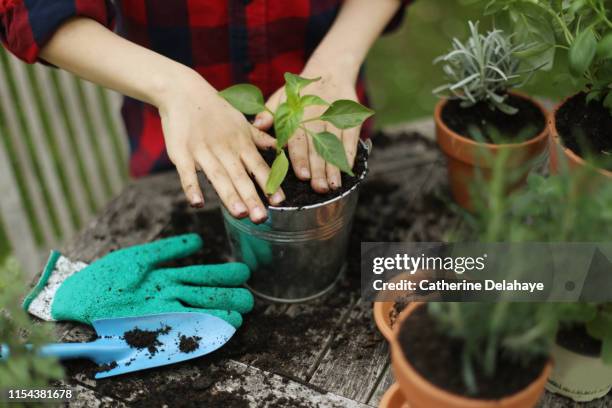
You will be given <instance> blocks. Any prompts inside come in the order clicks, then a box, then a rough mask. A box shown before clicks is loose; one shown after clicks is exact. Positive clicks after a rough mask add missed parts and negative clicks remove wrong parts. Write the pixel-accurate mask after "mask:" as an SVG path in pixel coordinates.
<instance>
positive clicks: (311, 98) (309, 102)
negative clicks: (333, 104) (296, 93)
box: [300, 95, 329, 107]
mask: <svg viewBox="0 0 612 408" xmlns="http://www.w3.org/2000/svg"><path fill="white" fill-rule="evenodd" d="M300 105H302V106H303V107H306V106H313V105H325V106H327V105H329V103H328V102H327V101H325V100H324V99H323V98H321V97H319V96H317V95H304V96H302V98H301V99H300Z"/></svg>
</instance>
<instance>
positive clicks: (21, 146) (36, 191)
mask: <svg viewBox="0 0 612 408" xmlns="http://www.w3.org/2000/svg"><path fill="white" fill-rule="evenodd" d="M3 68H4V69H3V70H0V72H1V73H2V76H1V77H0V78H1V79H2V81H1V82H2V83H3V85H2V86H0V100H3V101H14V98H13V97H12V96H11V94H10V92H9V89H8V86H6V83H8V81H9V80H12V78H9V77H8V76H7V75H8V74H10V71H8V69H7V68H8V67H7V66H4V67H3ZM17 108H18V106H16V105H15V104H14V103H4V104H3V109H4V112H5V117H6V121H7V123H6V124H7V128H8V135H6V136H7V137H8V138H10V140H11V142H12V143H13V145H14V147H15V150H16V154H17V161H18V163H19V167H20V168H19V169H16V170H15V171H19V172H20V173H21V174H22V175H23V178H24V181H25V184H26V185H25V186H23V187H24V188H25V190H26V191H27V193H28V197H25V198H24V199H26V200H31V202H32V203H35V205H33V211H34V214H35V216H36V221H35V222H36V223H37V225H38V226H39V227H40V229H41V231H42V233H43V237H44V240H45V243H46V244H51V245H52V244H53V243H54V242H55V236H54V234H53V229H52V226H51V223H50V220H49V216H48V213H47V212H46V211H45V207H44V204H41V203H45V201H46V200H45V199H44V195H43V191H42V185H41V183H40V181H39V180H38V178H37V177H36V175H35V173H34V170H33V168H32V166H31V161H32V158H31V157H30V155H29V154H28V149H27V147H26V144H25V141H24V139H23V136H24V135H23V134H22V131H24V130H23V129H21V126H20V125H19V120H18V116H17V115H18V113H17V111H16V109H17Z"/></svg>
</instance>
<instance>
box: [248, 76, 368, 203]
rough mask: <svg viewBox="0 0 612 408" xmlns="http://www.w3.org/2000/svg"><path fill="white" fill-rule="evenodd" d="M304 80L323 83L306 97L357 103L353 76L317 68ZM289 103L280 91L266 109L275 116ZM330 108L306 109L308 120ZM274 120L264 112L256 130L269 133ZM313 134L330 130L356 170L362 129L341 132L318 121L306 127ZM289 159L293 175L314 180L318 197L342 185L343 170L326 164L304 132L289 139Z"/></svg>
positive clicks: (307, 91) (308, 89)
mask: <svg viewBox="0 0 612 408" xmlns="http://www.w3.org/2000/svg"><path fill="white" fill-rule="evenodd" d="M300 76H302V77H304V78H318V77H321V80H319V81H317V82H314V83H312V84H310V85H308V86H307V87H306V88H304V90H303V91H302V94H303V95H316V96H319V97H321V98H323V99H324V100H326V101H327V102H329V103H332V102H333V101H336V100H338V99H351V100H354V101H357V94H356V92H355V82H354V81H353V80H351V79H350V76H346V75H345V76H344V77H343V76H342V75H341V74H335V73H330V72H329V71H323V70H319V69H316V68H310V69H306V70H304V72H302V73H301V74H300ZM285 99H286V96H285V88H284V87H283V88H280V89H279V90H278V91H276V92H275V93H274V94H273V95H272V96H271V97H270V99H268V102H267V103H266V106H267V107H268V108H269V109H270V110H271V111H273V112H275V111H276V108H277V107H278V105H280V104H281V103H282V102H284V101H285ZM326 109H327V106H311V107H308V108H306V109H305V112H304V119H309V118H313V117H318V116H320V115H321V114H322V113H323V112H324V111H325V110H326ZM273 120H274V118H273V117H272V115H271V114H270V113H268V112H262V113H260V114H259V115H257V117H256V118H255V122H254V126H255V127H257V128H258V129H260V130H262V131H267V130H268V129H270V128H271V127H272V125H273ZM306 126H307V127H308V129H309V130H311V131H313V132H322V131H325V130H327V131H328V132H331V133H333V134H335V135H336V136H338V138H339V139H341V140H342V143H343V144H344V150H345V151H346V156H347V159H348V162H349V165H350V166H351V167H352V166H353V163H354V161H355V155H356V152H357V143H358V141H359V134H360V132H361V127H357V128H353V129H347V130H340V129H337V128H336V127H334V126H333V125H331V124H329V123H328V124H326V123H324V122H322V121H314V122H309V123H307V124H306ZM289 157H290V159H291V164H292V166H293V171H294V172H295V174H296V175H297V177H298V178H300V179H301V180H309V179H310V180H311V182H310V184H311V186H312V188H313V189H314V190H315V191H316V192H318V193H327V192H328V191H329V190H330V189H332V190H335V189H337V188H339V187H340V186H341V185H342V179H341V177H340V170H339V169H338V168H337V167H336V166H334V165H331V164H329V163H326V162H325V161H324V160H323V158H321V157H320V156H319V154H318V153H317V152H316V150H315V148H314V146H313V142H312V137H310V136H308V135H306V134H305V133H304V131H302V130H298V131H297V132H296V134H295V135H294V136H293V137H292V138H291V139H289Z"/></svg>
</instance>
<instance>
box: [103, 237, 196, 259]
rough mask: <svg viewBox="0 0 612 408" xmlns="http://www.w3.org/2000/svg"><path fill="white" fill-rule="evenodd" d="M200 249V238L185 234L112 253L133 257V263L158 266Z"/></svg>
mask: <svg viewBox="0 0 612 408" xmlns="http://www.w3.org/2000/svg"><path fill="white" fill-rule="evenodd" d="M201 248H202V238H200V236H199V235H198V234H185V235H177V236H175V237H171V238H164V239H159V240H157V241H153V242H150V243H148V244H142V245H136V246H133V247H130V248H126V249H124V250H120V251H117V252H114V255H117V254H119V253H121V254H122V255H124V256H131V257H134V260H135V261H144V262H146V263H147V264H159V263H162V262H168V261H171V260H173V259H178V258H183V257H186V256H189V255H191V254H193V253H194V252H197V251H199V250H200V249H201Z"/></svg>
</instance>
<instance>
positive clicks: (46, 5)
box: [0, 0, 115, 63]
mask: <svg viewBox="0 0 612 408" xmlns="http://www.w3.org/2000/svg"><path fill="white" fill-rule="evenodd" d="M76 16H82V17H89V18H92V19H94V20H96V21H98V22H99V23H101V24H103V25H105V26H107V27H109V28H112V27H113V25H114V19H115V12H114V6H113V4H112V3H111V1H110V0H0V41H1V42H2V44H3V45H4V46H5V47H6V49H8V50H9V51H10V52H12V53H13V54H15V55H16V56H17V57H18V58H20V59H22V60H24V61H25V62H28V63H34V62H37V61H38V60H39V53H40V49H41V48H42V47H43V46H44V45H45V44H46V42H47V41H49V39H50V38H51V36H53V33H55V30H57V29H58V28H59V27H60V26H61V25H62V24H63V23H64V22H65V21H66V20H68V19H69V18H71V17H76Z"/></svg>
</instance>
